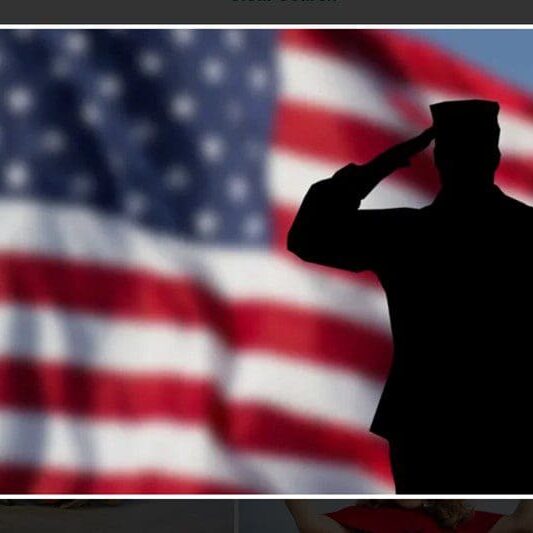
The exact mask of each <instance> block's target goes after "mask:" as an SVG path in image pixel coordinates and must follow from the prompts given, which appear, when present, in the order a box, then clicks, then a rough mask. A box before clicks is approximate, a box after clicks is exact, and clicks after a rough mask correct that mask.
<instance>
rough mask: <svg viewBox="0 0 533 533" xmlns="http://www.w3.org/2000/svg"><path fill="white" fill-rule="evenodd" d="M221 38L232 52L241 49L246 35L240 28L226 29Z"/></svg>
mask: <svg viewBox="0 0 533 533" xmlns="http://www.w3.org/2000/svg"><path fill="white" fill-rule="evenodd" d="M223 38H224V43H225V44H226V46H227V47H228V48H229V49H230V50H231V51H233V52H238V51H239V50H242V49H243V48H244V46H245V44H246V35H245V33H244V32H243V31H242V30H226V31H225V32H224V33H223Z"/></svg>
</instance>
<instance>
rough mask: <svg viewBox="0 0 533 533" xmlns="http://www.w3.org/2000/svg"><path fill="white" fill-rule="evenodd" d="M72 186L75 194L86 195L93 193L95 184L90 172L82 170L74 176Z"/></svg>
mask: <svg viewBox="0 0 533 533" xmlns="http://www.w3.org/2000/svg"><path fill="white" fill-rule="evenodd" d="M70 187H71V190H72V193H73V194H74V195H76V196H80V197H84V196H89V194H91V193H92V191H93V188H94V184H93V180H92V179H91V176H90V175H89V174H88V173H86V172H80V173H78V174H75V175H74V176H73V177H72V180H71V184H70Z"/></svg>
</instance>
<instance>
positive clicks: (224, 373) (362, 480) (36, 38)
mask: <svg viewBox="0 0 533 533" xmlns="http://www.w3.org/2000/svg"><path fill="white" fill-rule="evenodd" d="M0 88H1V94H0V128H1V131H0V133H1V136H0V191H1V198H0V227H1V231H0V269H1V270H0V272H1V277H0V294H1V298H2V304H1V308H0V490H1V492H3V493H30V492H33V493H114V492H116V493H148V492H153V493H171V492H173V493H195V492H203V493H206V492H209V493H215V492H219V493H230V492H232V493H234V492H241V493H245V492H261V493H373V492H390V491H392V489H393V486H392V481H391V475H390V470H389V464H388V456H387V446H386V443H385V441H383V440H382V439H380V438H378V437H376V436H373V435H371V434H370V433H369V432H368V427H369V424H370V422H371V419H372V416H373V414H374V410H375V407H376V404H377V400H378V398H379V395H380V392H381V389H382V384H383V381H384V378H385V376H386V374H387V370H388V367H389V364H390V357H391V342H390V332H389V320H388V312H387V306H386V302H385V299H384V295H383V293H382V291H381V289H380V288H379V286H378V285H377V283H376V280H375V279H374V278H373V277H371V276H370V275H352V274H349V273H345V272H341V271H335V270H333V269H327V268H323V267H319V266H312V265H309V264H304V263H303V262H301V261H299V260H298V259H297V258H296V257H294V256H292V255H291V254H289V253H288V252H287V251H286V234H287V231H288V228H289V226H290V224H291V222H292V219H293V217H294V215H295V213H296V209H297V208H298V206H299V204H300V202H301V200H302V199H303V196H304V194H305V192H306V191H307V189H308V188H309V186H310V185H311V184H312V183H313V182H315V181H317V180H319V179H323V178H326V177H328V176H330V175H332V173H333V172H334V171H335V170H337V169H338V168H339V167H340V166H343V165H344V164H346V163H348V162H350V161H355V162H364V161H366V160H368V159H370V158H371V157H373V156H374V155H376V154H377V153H378V152H379V151H380V150H382V149H384V148H386V147H388V146H390V145H391V144H393V143H395V142H397V141H400V140H403V139H405V138H407V137H409V136H411V135H413V134H415V133H418V132H419V131H420V130H421V129H422V128H425V127H427V126H428V125H429V122H430V117H429V112H428V107H427V106H428V105H429V104H430V103H432V102H436V101H441V100H446V99H454V98H467V97H480V98H489V99H494V100H498V101H500V103H501V106H502V113H501V119H500V123H501V127H502V141H501V147H502V151H503V156H504V157H503V163H502V166H501V168H500V171H499V175H498V183H499V185H501V186H502V188H503V189H504V190H506V191H507V192H509V193H511V194H513V195H515V196H517V197H519V198H521V199H523V200H525V201H526V202H527V201H528V198H529V196H530V193H531V189H532V188H533V158H532V157H531V155H530V154H533V99H532V98H531V97H530V95H528V94H525V93H524V92H522V91H520V90H518V89H516V88H514V87H513V86H511V85H510V84H509V83H507V82H505V81H500V80H499V79H497V78H496V77H495V76H494V75H493V74H491V73H489V72H485V71H483V70H481V69H480V68H478V67H476V66H473V65H470V64H467V62H466V61H465V60H464V59H462V58H459V57H453V56H451V55H450V54H448V53H445V52H443V51H441V50H439V49H437V48H435V47H433V46H431V45H429V44H427V43H426V42H423V41H421V40H418V39H416V38H414V37H412V36H409V35H407V34H405V33H403V32H398V31H383V30H342V31H340V30H302V29H294V30H284V31H266V30H242V29H241V30H237V29H227V30H189V29H174V30H165V31H161V30H105V31H104V30H22V29H20V30H3V31H0ZM437 188H438V181H437V177H436V174H435V171H434V169H433V167H432V163H431V154H430V153H425V154H424V155H420V156H419V157H417V158H416V159H415V161H414V163H413V165H412V166H411V167H410V168H408V169H405V170H404V171H402V172H399V173H398V174H397V175H395V177H393V178H390V179H389V180H386V181H385V182H384V183H383V184H382V185H380V187H379V188H378V189H377V190H376V191H374V192H373V193H372V194H371V195H370V196H369V197H368V199H367V200H366V202H365V204H364V205H363V207H365V208H373V207H393V206H421V205H424V204H426V203H428V202H430V201H431V199H432V197H433V195H434V194H435V192H436V190H437Z"/></svg>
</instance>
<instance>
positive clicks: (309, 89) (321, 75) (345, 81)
mask: <svg viewBox="0 0 533 533" xmlns="http://www.w3.org/2000/svg"><path fill="white" fill-rule="evenodd" d="M387 83H388V80H385V79H383V78H380V77H378V76H376V75H375V73H373V72H372V71H371V70H369V69H366V68H364V67H363V66H358V67H357V68H354V67H353V66H352V65H351V64H350V63H349V62H347V61H344V60H342V59H337V58H335V57H332V56H325V55H321V54H318V53H309V52H307V51H306V52H301V51H299V50H294V49H293V48H285V49H283V50H282V51H281V53H280V85H281V86H280V96H281V98H283V99H288V100H295V101H298V102H299V103H304V104H306V103H308V104H311V105H314V106H316V105H318V106H320V107H324V108H327V109H330V110H332V111H340V112H343V113H347V114H349V115H356V116H360V117H365V118H367V119H369V120H372V121H376V122H378V123H380V124H383V125H386V126H389V127H392V128H394V129H399V128H400V129H401V128H403V125H404V122H403V119H402V117H401V115H400V113H399V112H398V109H397V108H396V107H395V106H393V105H391V104H390V102H389V101H388V100H387V98H386V96H385V95H386V93H387Z"/></svg>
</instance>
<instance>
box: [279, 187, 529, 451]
mask: <svg viewBox="0 0 533 533" xmlns="http://www.w3.org/2000/svg"><path fill="white" fill-rule="evenodd" d="M360 198H361V194H360V191H358V184H357V178H354V179H351V180H347V179H344V180H343V179H338V178H336V177H333V178H329V179H326V180H322V181H319V182H317V183H315V184H314V185H313V186H312V187H311V188H310V190H309V191H308V193H307V195H306V196H305V199H304V201H303V203H302V205H301V207H300V209H299V212H298V214H297V216H296V218H295V220H294V223H293V225H292V227H291V230H290V233H289V237H288V247H289V249H290V250H291V251H292V252H294V253H295V254H297V255H298V256H299V257H301V258H302V259H304V260H306V261H311V262H314V263H319V264H322V265H328V266H331V267H336V268H341V269H346V270H350V271H354V272H359V271H364V270H370V271H373V272H375V273H376V274H377V276H378V277H379V279H380V281H381V284H382V285H383V288H384V289H385V292H386V295H387V300H388V306H389V314H390V321H391V328H392V334H393V341H394V355H393V363H392V367H391V369H390V372H389V376H388V379H387V381H386V385H385V389H384V391H383V394H382V397H381V400H380V403H379V407H378V410H377V413H376V415H375V418H374V421H373V424H372V428H371V429H372V431H373V432H374V433H377V434H379V435H381V436H384V437H386V438H388V439H389V440H390V439H391V438H395V437H398V436H402V435H403V436H404V437H406V438H413V439H415V438H420V437H421V436H423V437H424V438H432V439H436V440H438V439H440V438H444V437H446V438H448V439H450V438H453V439H459V440H461V441H462V442H463V443H473V442H476V443H477V444H478V445H483V446H488V448H487V449H495V447H496V448H497V447H498V446H507V448H508V450H509V453H518V448H519V447H520V446H522V447H526V445H527V446H531V445H530V444H527V442H529V443H531V438H530V437H529V435H530V434H531V433H532V432H531V427H530V426H531V422H530V420H531V414H530V409H531V404H532V394H533V393H532V392H531V391H532V387H531V385H530V383H531V379H532V374H531V371H530V359H531V357H532V356H533V317H532V313H531V306H532V304H533V259H532V257H533V254H532V253H531V251H532V248H533V246H532V245H533V238H532V237H533V209H532V208H530V207H528V206H527V205H525V204H523V203H521V202H519V201H517V200H514V199H512V198H510V197H508V196H506V195H505V194H504V193H503V192H502V191H501V190H500V189H499V188H498V187H496V186H490V187H488V188H487V189H486V190H484V191H482V192H480V194H479V195H477V196H475V197H473V198H471V199H468V198H452V197H447V195H446V194H445V193H444V192H443V193H441V194H439V195H438V196H437V198H436V199H435V201H434V202H433V203H432V204H431V205H428V206H427V207H424V208H421V209H411V208H408V209H406V208H400V209H384V210H364V209H363V210H361V209H359V205H360ZM354 408H357V406H354ZM465 449H466V445H465ZM528 449H529V448H528ZM513 450H514V452H513ZM529 453H530V452H529Z"/></svg>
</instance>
